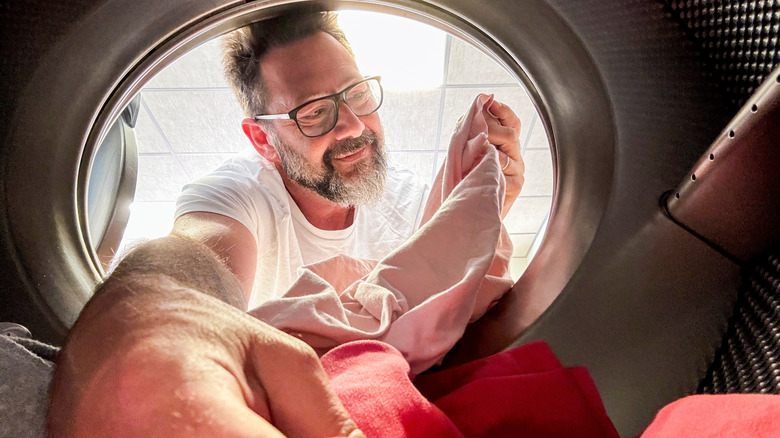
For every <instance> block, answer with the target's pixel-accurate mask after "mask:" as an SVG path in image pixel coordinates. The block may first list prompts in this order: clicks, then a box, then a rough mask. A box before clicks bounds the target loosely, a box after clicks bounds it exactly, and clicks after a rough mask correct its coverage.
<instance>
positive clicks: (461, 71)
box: [447, 37, 517, 85]
mask: <svg viewBox="0 0 780 438" xmlns="http://www.w3.org/2000/svg"><path fill="white" fill-rule="evenodd" d="M450 40H451V41H452V44H451V46H450V58H449V59H450V62H449V66H448V69H447V83H448V84H480V85H483V84H514V83H516V82H517V81H515V80H514V78H513V77H512V75H510V74H509V73H508V72H507V71H506V70H505V69H504V67H502V66H501V65H500V64H498V63H497V62H495V61H494V60H493V59H492V58H491V57H490V56H488V55H486V54H484V53H483V52H482V51H481V50H479V49H477V48H476V47H474V46H472V45H471V44H468V43H465V42H463V41H461V40H459V39H457V38H454V37H451V38H450Z"/></svg>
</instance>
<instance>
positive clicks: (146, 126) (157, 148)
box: [133, 93, 171, 154]
mask: <svg viewBox="0 0 780 438" xmlns="http://www.w3.org/2000/svg"><path fill="white" fill-rule="evenodd" d="M143 94H144V93H141V100H142V101H143V99H144V97H143ZM133 131H134V132H135V138H136V142H137V144H138V153H139V154H147V153H165V152H171V148H170V146H168V144H167V143H166V141H165V139H164V138H163V136H162V134H161V133H160V130H159V129H158V128H157V126H156V125H155V124H154V121H153V120H152V118H151V117H150V116H149V112H148V111H147V110H146V107H145V106H144V105H143V104H141V109H140V111H139V113H138V121H137V122H136V124H135V129H134V130H133Z"/></svg>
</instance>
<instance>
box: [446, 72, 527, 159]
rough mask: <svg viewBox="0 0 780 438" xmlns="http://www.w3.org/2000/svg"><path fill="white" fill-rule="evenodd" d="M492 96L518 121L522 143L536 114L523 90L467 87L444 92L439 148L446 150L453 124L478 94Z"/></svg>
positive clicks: (469, 106)
mask: <svg viewBox="0 0 780 438" xmlns="http://www.w3.org/2000/svg"><path fill="white" fill-rule="evenodd" d="M480 93H484V94H494V95H495V98H496V100H498V101H499V102H501V103H503V104H505V105H508V106H509V107H510V108H511V109H512V111H514V113H515V114H516V115H517V117H518V118H519V119H520V135H519V139H520V140H521V141H524V140H525V138H526V136H527V134H528V128H529V126H528V125H530V124H531V121H532V120H533V117H534V114H536V107H534V105H533V102H532V101H531V99H530V98H529V97H528V95H527V94H526V92H525V89H524V88H523V87H521V86H519V85H518V86H517V87H473V88H472V87H469V88H448V89H446V91H445V98H444V108H443V118H442V129H441V138H440V139H439V148H440V149H446V148H447V147H448V146H449V143H450V139H451V138H452V133H453V132H454V131H455V124H456V122H457V121H458V119H460V117H461V116H462V115H464V114H466V113H467V112H468V110H469V108H471V104H472V103H473V102H474V99H475V98H476V97H477V95H478V94H480Z"/></svg>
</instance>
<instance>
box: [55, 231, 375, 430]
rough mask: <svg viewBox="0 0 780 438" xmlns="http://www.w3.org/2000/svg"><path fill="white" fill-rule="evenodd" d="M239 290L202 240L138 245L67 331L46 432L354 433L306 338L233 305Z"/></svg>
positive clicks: (240, 302)
mask: <svg viewBox="0 0 780 438" xmlns="http://www.w3.org/2000/svg"><path fill="white" fill-rule="evenodd" d="M243 296H244V293H243V291H242V288H241V284H240V282H239V281H238V280H237V278H236V276H235V275H233V273H232V272H231V271H230V270H229V269H228V268H227V267H226V266H225V265H224V264H223V262H222V261H221V260H220V258H219V257H218V256H217V255H216V254H215V253H214V252H213V251H211V250H210V249H208V247H206V246H204V245H203V244H202V243H200V242H196V241H193V240H192V239H189V238H184V237H178V236H176V235H173V236H169V237H166V238H162V239H158V240H154V241H151V242H148V243H145V244H142V245H140V246H139V247H137V248H136V249H134V250H133V251H132V252H131V253H130V254H128V255H127V256H126V257H125V259H124V260H123V261H122V262H120V264H119V265H118V266H117V268H116V269H115V270H114V272H112V274H111V275H110V276H109V277H108V279H107V280H106V281H105V282H104V283H103V284H102V285H101V286H100V287H99V288H98V290H97V292H96V293H95V295H94V297H93V298H92V300H90V302H89V303H88V304H87V306H86V307H85V309H84V310H83V312H82V313H81V315H80V316H79V319H78V320H77V321H76V323H75V325H74V326H73V328H72V329H71V331H70V333H69V334H68V338H67V341H66V344H65V346H64V348H63V350H62V351H61V353H60V355H59V356H58V359H57V369H56V372H55V376H54V381H53V384H52V388H51V404H50V408H49V414H48V433H49V436H51V437H95V436H112V437H148V436H165V437H173V438H176V437H185V436H187V437H190V436H201V437H242V438H243V437H281V436H290V437H295V436H335V435H341V436H346V435H350V434H351V435H350V436H351V437H358V436H362V434H361V433H360V432H359V431H358V430H357V428H356V426H355V424H354V423H353V422H352V421H351V420H349V416H348V414H347V413H346V411H345V410H344V408H343V406H342V405H341V403H340V402H339V400H338V398H337V397H336V395H335V394H334V392H333V391H332V389H331V388H330V386H329V383H328V380H327V377H326V376H325V373H324V371H323V370H322V367H321V366H320V364H319V361H318V358H317V356H316V354H315V353H314V352H313V351H312V350H311V348H309V347H308V346H307V345H305V344H304V343H302V342H300V341H299V340H297V339H295V338H293V337H291V336H289V335H287V334H285V333H282V332H280V331H278V330H276V329H274V328H272V327H270V326H268V325H266V324H264V323H262V322H260V321H258V320H256V319H254V318H252V317H250V316H248V315H246V314H245V313H244V312H242V311H241V310H239V309H237V308H236V307H238V306H244V300H243V298H242V297H243Z"/></svg>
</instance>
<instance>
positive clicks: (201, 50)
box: [145, 39, 228, 88]
mask: <svg viewBox="0 0 780 438" xmlns="http://www.w3.org/2000/svg"><path fill="white" fill-rule="evenodd" d="M221 62H222V56H221V54H220V48H219V39H213V40H210V41H207V42H206V43H204V44H202V45H200V46H198V47H196V48H195V49H193V50H191V51H189V52H187V53H185V54H184V55H183V56H182V57H180V58H179V59H177V60H175V61H174V62H173V63H171V64H170V65H168V66H167V67H165V69H163V70H162V71H161V72H160V73H158V74H157V75H156V76H155V77H154V78H152V80H150V81H149V82H148V83H147V84H146V86H145V88H213V87H227V86H228V85H227V82H226V81H225V79H224V76H223V74H222V63H221Z"/></svg>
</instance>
